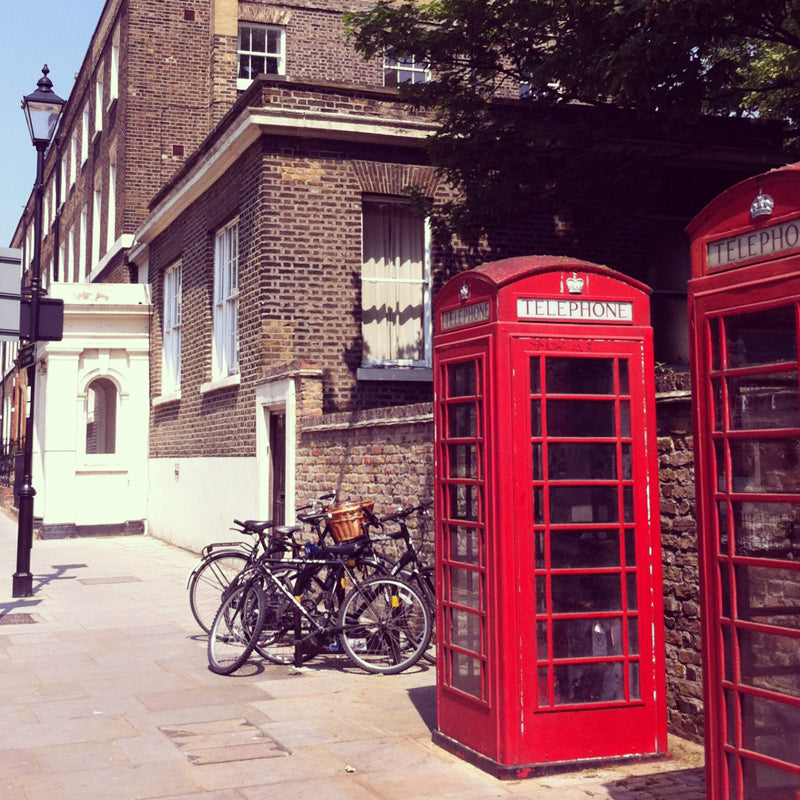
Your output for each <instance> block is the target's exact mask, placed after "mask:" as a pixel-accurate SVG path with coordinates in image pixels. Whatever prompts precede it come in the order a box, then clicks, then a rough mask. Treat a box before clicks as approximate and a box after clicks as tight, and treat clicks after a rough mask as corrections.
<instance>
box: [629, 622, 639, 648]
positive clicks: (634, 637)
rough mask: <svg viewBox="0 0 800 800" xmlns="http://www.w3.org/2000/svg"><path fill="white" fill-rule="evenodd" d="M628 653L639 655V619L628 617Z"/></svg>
mask: <svg viewBox="0 0 800 800" xmlns="http://www.w3.org/2000/svg"><path fill="white" fill-rule="evenodd" d="M628 653H630V655H632V656H637V655H639V617H628Z"/></svg>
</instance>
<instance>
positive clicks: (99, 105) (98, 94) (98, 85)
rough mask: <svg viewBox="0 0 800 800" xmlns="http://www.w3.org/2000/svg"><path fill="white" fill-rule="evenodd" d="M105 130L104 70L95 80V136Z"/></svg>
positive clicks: (99, 71)
mask: <svg viewBox="0 0 800 800" xmlns="http://www.w3.org/2000/svg"><path fill="white" fill-rule="evenodd" d="M102 130H103V70H102V69H99V70H97V75H96V77H95V79H94V135H95V136H97V134H98V133H100V131H102Z"/></svg>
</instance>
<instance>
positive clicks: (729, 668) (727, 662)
mask: <svg viewBox="0 0 800 800" xmlns="http://www.w3.org/2000/svg"><path fill="white" fill-rule="evenodd" d="M722 665H723V670H724V671H723V673H722V679H723V680H726V681H733V680H735V677H734V673H733V633H732V631H731V629H730V628H729V627H728V626H727V625H725V626H723V628H722Z"/></svg>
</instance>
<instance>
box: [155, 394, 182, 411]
mask: <svg viewBox="0 0 800 800" xmlns="http://www.w3.org/2000/svg"><path fill="white" fill-rule="evenodd" d="M180 399H181V393H180V390H178V391H177V392H171V393H170V394H162V395H159V396H158V397H154V398H153V399H152V401H151V403H150V405H151V406H152V407H153V408H156V407H157V406H166V405H168V404H169V403H179V402H180Z"/></svg>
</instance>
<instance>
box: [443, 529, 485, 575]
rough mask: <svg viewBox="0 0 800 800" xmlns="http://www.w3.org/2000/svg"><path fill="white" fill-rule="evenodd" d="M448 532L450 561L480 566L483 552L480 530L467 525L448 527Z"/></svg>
mask: <svg viewBox="0 0 800 800" xmlns="http://www.w3.org/2000/svg"><path fill="white" fill-rule="evenodd" d="M448 530H449V531H450V552H449V556H450V560H451V561H460V562H461V563H462V564H474V565H475V566H478V564H479V563H480V551H481V547H480V537H481V531H480V529H478V528H472V527H467V526H466V525H448Z"/></svg>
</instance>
